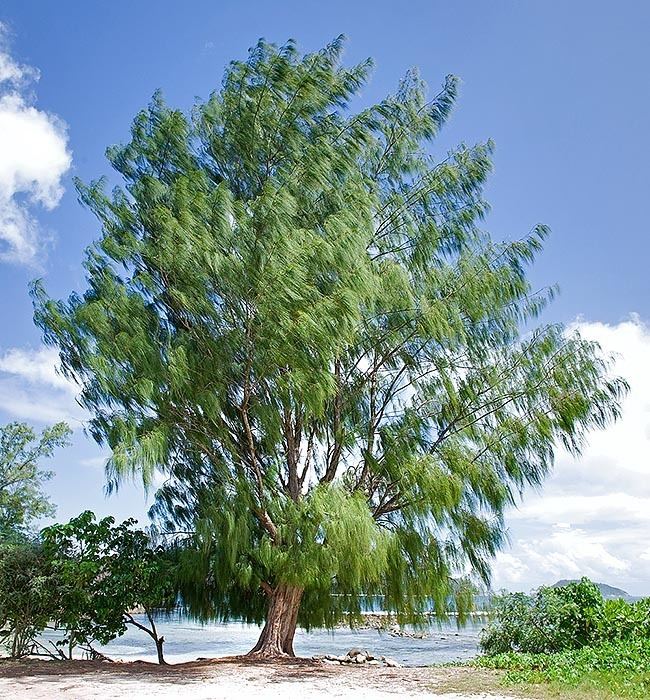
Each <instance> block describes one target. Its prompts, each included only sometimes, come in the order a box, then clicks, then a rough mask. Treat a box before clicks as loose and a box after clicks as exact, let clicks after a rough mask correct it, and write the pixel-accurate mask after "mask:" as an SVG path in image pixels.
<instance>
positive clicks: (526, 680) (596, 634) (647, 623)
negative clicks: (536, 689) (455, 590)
mask: <svg viewBox="0 0 650 700" xmlns="http://www.w3.org/2000/svg"><path fill="white" fill-rule="evenodd" d="M481 646H482V648H483V650H484V652H485V653H486V655H485V656H482V657H479V659H477V661H476V662H474V663H476V665H478V666H481V667H483V668H492V669H502V670H505V672H506V673H505V676H504V681H505V682H506V683H511V684H522V683H523V684H549V685H550V686H551V687H555V688H564V689H566V688H574V689H576V690H577V691H579V692H582V693H584V694H585V695H586V696H587V697H589V696H590V695H591V696H593V697H600V696H603V695H604V696H605V697H632V698H647V697H649V696H650V598H646V599H643V600H640V601H637V602H635V603H628V602H626V601H624V600H607V601H604V600H603V598H602V595H601V593H600V591H599V590H598V588H596V586H595V585H594V584H593V583H591V582H590V581H589V580H587V579H582V580H581V581H580V582H577V583H570V584H569V585H567V586H564V587H557V588H553V587H542V588H540V589H539V590H538V591H537V592H536V593H535V594H534V595H533V596H525V595H524V594H521V593H515V594H507V595H504V596H502V598H501V599H500V600H499V601H498V603H497V606H496V609H495V618H494V620H493V621H492V622H491V623H490V624H489V625H488V628H487V629H486V631H485V633H484V634H483V636H482V639H481Z"/></svg>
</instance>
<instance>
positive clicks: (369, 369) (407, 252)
mask: <svg viewBox="0 0 650 700" xmlns="http://www.w3.org/2000/svg"><path fill="white" fill-rule="evenodd" d="M341 49H342V41H341V40H340V39H338V40H336V41H335V42H333V43H332V44H331V45H329V46H327V47H326V48H325V49H323V50H322V51H320V52H318V53H314V54H309V55H306V56H301V55H300V54H299V53H298V52H297V50H296V48H295V46H294V44H293V43H291V42H290V43H288V44H287V45H286V46H283V47H281V48H277V47H275V46H273V45H269V44H267V43H265V42H260V43H258V44H257V46H256V47H255V48H254V49H252V51H251V52H250V55H249V57H248V59H247V60H246V61H243V62H234V63H232V64H231V65H230V66H229V67H228V69H227V70H226V73H225V76H224V79H223V84H222V87H221V89H219V90H218V91H216V92H215V93H213V94H212V95H211V96H210V98H209V99H208V100H207V101H206V102H201V103H199V104H197V105H196V106H195V108H194V110H193V111H192V113H191V116H188V115H185V114H184V113H182V112H180V111H177V110H174V109H171V108H170V107H167V106H166V105H165V103H164V102H163V100H162V98H161V97H160V96H159V95H156V96H155V97H154V99H153V102H152V103H151V105H150V107H149V108H148V110H146V111H143V112H141V113H140V114H139V115H138V116H137V117H136V119H135V122H134V124H133V127H132V132H131V133H132V135H131V140H130V142H129V143H127V144H126V145H124V146H119V147H114V148H111V149H109V150H108V159H109V161H110V163H111V165H112V166H113V168H114V169H115V170H116V171H117V173H118V174H119V176H121V178H122V179H123V181H124V185H123V186H122V187H116V188H115V189H114V190H113V191H112V193H111V194H107V193H106V192H105V182H104V181H103V180H100V181H98V182H93V183H91V184H90V185H83V184H81V183H80V184H79V185H78V188H79V193H80V198H81V200H82V202H83V203H84V204H85V205H86V206H88V207H89V208H90V209H91V210H92V212H94V214H95V215H96V216H97V218H98V219H99V222H100V225H101V236H100V238H99V240H98V241H97V242H96V243H95V244H94V245H92V246H91V247H90V248H89V249H88V251H87V254H86V259H85V267H86V271H87V280H88V286H87V289H86V290H85V291H84V292H83V293H79V294H73V295H72V296H70V298H69V299H68V300H67V301H54V300H51V299H49V298H48V297H47V295H46V293H45V291H44V289H43V287H42V286H41V285H40V284H38V283H37V284H36V285H35V287H34V297H35V305H36V321H37V323H38V324H39V325H40V327H41V328H42V329H43V331H44V335H45V340H46V341H47V342H48V343H50V344H52V345H56V346H58V347H59V349H60V353H61V361H62V366H63V369H64V371H65V373H66V374H68V375H70V376H72V377H74V378H75V379H76V380H77V381H78V382H79V383H80V385H81V386H82V387H83V391H82V394H81V400H82V402H83V404H84V405H85V406H86V407H87V408H88V409H89V410H90V411H91V412H92V415H93V418H92V421H91V423H90V430H91V432H92V434H93V436H94V437H95V439H96V440H98V441H99V442H101V443H106V444H108V445H109V446H110V448H111V449H112V457H111V460H110V463H109V465H108V470H109V474H110V477H111V480H112V481H113V482H115V481H119V479H120V478H122V477H124V476H125V475H133V474H136V473H141V474H142V476H143V478H144V481H145V483H150V481H151V478H152V475H153V474H154V472H155V471H156V470H158V471H160V472H163V473H164V474H165V475H166V477H167V479H166V481H165V485H164V486H163V487H162V488H161V489H160V490H159V491H158V493H157V501H156V505H155V508H154V510H155V514H156V516H157V517H158V518H160V519H161V520H162V521H163V522H164V523H165V526H166V527H172V528H175V529H176V531H178V532H184V533H187V534H188V537H190V538H191V540H192V547H191V551H192V552H194V554H193V560H192V561H191V562H190V563H189V565H188V567H187V572H186V575H185V579H184V580H183V586H182V593H183V596H184V600H185V602H186V604H187V605H188V607H189V609H190V610H191V611H194V612H195V613H196V614H201V615H204V616H214V617H220V618H222V619H225V618H228V617H230V616H237V617H243V618H244V619H249V620H259V621H262V620H263V621H265V626H264V628H263V631H262V634H261V637H260V639H259V642H258V644H257V645H256V647H255V648H254V649H253V651H252V652H251V653H252V654H258V655H261V656H277V655H292V654H293V637H294V632H295V629H296V624H297V623H301V624H305V625H308V626H309V625H328V624H333V623H334V622H335V620H336V618H337V617H338V616H339V615H341V614H343V613H344V612H347V613H348V614H354V613H355V612H358V610H359V609H360V606H361V605H362V604H363V596H364V595H380V594H381V595H383V596H384V598H383V601H384V605H385V606H386V607H387V608H389V609H391V610H394V611H397V612H398V613H399V614H400V616H402V618H403V619H413V618H416V617H417V616H418V615H419V614H421V613H422V612H423V611H424V610H425V609H426V608H427V607H430V606H431V605H432V604H433V606H434V607H435V608H436V610H437V611H439V612H440V611H443V610H444V608H445V606H446V605H447V604H448V603H449V602H450V600H451V599H452V598H453V596H454V595H456V596H457V597H458V598H460V599H462V598H463V595H462V592H463V590H465V589H464V588H463V587H462V586H461V585H460V584H459V581H460V580H461V579H466V578H467V577H469V578H470V579H471V578H472V577H474V578H477V579H484V580H487V578H488V576H489V562H490V559H491V557H492V555H493V554H494V553H495V551H496V550H497V548H498V547H499V546H500V545H501V544H502V542H503V540H504V536H505V530H504V522H503V513H504V509H505V508H506V507H507V506H509V505H510V504H513V503H515V502H516V501H517V500H518V498H519V496H520V494H521V493H522V491H523V490H524V489H525V488H526V487H527V486H538V485H539V484H540V483H541V482H542V480H543V479H544V477H545V475H546V474H547V473H548V472H549V469H550V468H551V466H552V462H553V455H554V450H555V449H556V447H557V446H558V445H561V446H563V447H565V448H568V449H569V450H572V451H574V452H577V451H579V450H580V447H581V445H582V444H583V440H584V437H585V434H586V432H587V431H588V430H589V429H591V428H593V427H595V426H597V427H602V426H604V425H605V424H606V423H607V422H608V421H609V420H610V419H612V418H614V417H615V416H616V414H617V411H618V405H619V399H620V396H621V393H622V392H623V391H624V388H625V386H624V384H623V382H621V381H619V380H616V379H612V378H611V377H610V376H609V374H608V365H607V362H606V360H605V359H603V358H602V356H601V355H600V353H599V350H598V348H597V347H596V346H594V344H592V343H589V342H587V341H585V340H583V339H581V338H580V337H579V336H578V335H576V334H568V333H566V332H565V330H564V329H563V328H561V327H559V326H555V325H551V326H542V327H536V324H535V323H534V322H533V320H534V319H535V317H536V316H537V315H538V314H539V312H540V311H541V310H542V309H543V308H544V306H545V305H546V303H547V302H548V301H549V299H550V298H551V297H552V290H551V291H548V290H547V291H541V292H533V291H532V289H531V286H530V284H529V282H528V280H527V277H526V269H527V267H528V265H529V264H530V263H531V262H532V261H533V259H534V257H535V255H536V254H537V253H538V251H539V250H540V249H541V246H542V242H543V239H544V238H545V236H546V233H547V232H546V229H545V228H544V227H543V226H537V227H535V228H533V229H532V231H531V232H530V233H528V234H527V235H525V236H523V237H522V238H519V239H517V240H513V241H508V242H505V243H498V242H495V241H494V240H493V239H492V238H491V237H490V236H489V235H488V234H486V233H485V232H484V231H483V230H482V229H481V227H480V224H481V221H482V219H483V217H484V214H485V213H486V209H487V205H486V203H485V201H484V200H483V198H482V188H483V185H484V183H485V180H486V177H487V175H488V173H489V171H490V167H491V151H492V145H491V144H490V143H486V144H479V145H477V146H472V147H467V146H461V147H459V148H458V149H456V150H454V151H452V152H450V153H447V154H446V155H444V156H441V157H435V156H434V155H432V153H433V147H432V143H433V141H434V139H435V137H436V135H437V133H438V131H439V129H440V127H441V126H442V124H443V123H444V121H445V119H446V118H447V116H448V115H449V112H450V110H451V108H452V106H453V103H454V100H455V96H456V89H457V83H456V80H455V79H454V78H452V77H449V78H447V80H446V81H445V83H444V86H443V87H442V89H441V91H440V92H439V94H437V95H436V96H435V97H433V98H432V99H428V98H427V96H426V91H425V86H424V84H423V82H422V81H421V80H420V78H419V77H418V75H417V73H415V72H411V73H409V74H407V76H406V77H405V78H404V80H403V81H402V82H401V84H400V85H399V87H398V89H397V91H396V93H395V94H393V95H390V96H389V97H387V98H386V99H384V100H383V101H382V102H380V103H379V104H376V105H373V106H371V107H368V108H366V109H356V110H355V109H354V108H353V105H352V104H351V102H352V100H353V98H354V97H355V96H356V95H357V93H358V92H359V90H360V89H361V88H362V86H363V85H364V84H365V82H366V80H367V77H368V72H369V69H370V67H371V66H370V62H369V61H368V62H365V63H362V64H360V65H357V66H355V67H353V68H346V67H343V66H342V65H341V62H340V58H341Z"/></svg>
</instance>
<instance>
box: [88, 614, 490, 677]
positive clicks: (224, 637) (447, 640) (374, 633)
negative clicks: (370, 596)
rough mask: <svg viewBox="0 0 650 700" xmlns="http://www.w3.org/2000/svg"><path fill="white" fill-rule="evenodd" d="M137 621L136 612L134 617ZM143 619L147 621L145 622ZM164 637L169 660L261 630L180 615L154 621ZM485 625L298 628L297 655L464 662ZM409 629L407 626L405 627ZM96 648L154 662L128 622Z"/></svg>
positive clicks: (212, 652)
mask: <svg viewBox="0 0 650 700" xmlns="http://www.w3.org/2000/svg"><path fill="white" fill-rule="evenodd" d="M136 619H138V616H136ZM143 623H144V620H143ZM156 626H157V628H158V632H159V634H162V635H164V637H165V647H164V649H165V658H166V660H167V661H169V662H170V663H174V662H180V661H194V660H196V659H197V658H199V657H208V658H212V657H219V656H230V655H233V654H245V653H246V652H247V651H249V650H250V649H251V648H252V647H253V645H254V644H255V642H256V641H257V637H258V636H259V633H260V628H259V627H258V626H257V625H248V624H241V623H237V622H230V623H227V624H224V623H210V624H205V625H203V624H200V623H197V622H194V621H192V620H190V619H187V618H183V617H178V618H171V619H167V620H159V621H156ZM482 627H483V623H478V622H474V623H469V624H468V625H467V626H465V627H463V628H460V629H458V628H457V627H456V624H455V622H453V621H452V622H447V623H442V624H440V625H438V624H437V623H434V624H432V625H431V626H429V627H428V628H426V629H424V630H417V632H418V633H420V632H422V631H424V632H425V636H424V638H423V639H418V638H412V637H403V636H392V635H391V634H390V633H389V632H387V631H381V632H380V631H378V630H374V629H363V630H350V629H336V630H333V631H328V630H312V631H310V632H307V631H305V630H301V629H299V630H297V631H296V637H295V641H294V650H295V652H296V654H297V655H298V656H305V657H310V656H314V655H318V654H336V655H341V654H346V653H347V652H348V650H350V649H351V648H353V647H357V648H360V649H366V650H367V651H369V652H370V653H372V654H373V655H375V656H387V657H390V658H392V659H394V660H395V661H398V662H399V663H400V664H402V665H404V666H427V665H430V664H434V663H445V662H450V661H464V660H467V659H469V658H471V657H472V656H475V655H476V654H477V653H478V635H479V632H480V630H481V628H482ZM405 629H407V630H408V629H409V628H405ZM96 648H97V649H98V650H100V651H102V652H103V653H105V654H106V655H107V656H109V657H110V658H112V659H123V660H125V661H134V660H136V659H141V660H144V661H156V650H155V647H154V644H153V640H152V639H151V638H150V637H149V636H148V635H147V634H145V633H144V632H142V631H141V630H137V629H134V628H133V627H132V626H129V629H128V631H127V632H126V634H124V635H123V636H122V637H119V638H118V639H115V640H113V641H112V642H110V643H109V644H107V645H106V646H103V647H102V646H97V647H96Z"/></svg>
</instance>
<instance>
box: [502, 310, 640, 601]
mask: <svg viewBox="0 0 650 700" xmlns="http://www.w3.org/2000/svg"><path fill="white" fill-rule="evenodd" d="M575 327H576V328H577V329H578V330H579V331H580V332H581V333H582V335H583V336H584V337H586V338H588V339H590V340H595V341H597V342H599V343H600V345H601V346H602V348H603V350H604V351H605V352H607V353H614V354H615V357H616V360H615V366H614V369H613V371H614V372H615V373H616V374H619V375H621V376H623V377H624V378H625V379H627V381H628V382H629V384H630V393H629V395H628V396H627V397H626V399H625V401H624V403H623V413H622V418H621V420H620V421H618V422H617V423H616V424H614V425H612V426H609V427H608V428H607V429H606V430H603V431H599V432H594V433H592V434H591V435H590V437H589V444H588V446H587V447H586V449H585V450H584V452H583V455H582V457H580V458H579V459H573V458H572V457H570V456H569V455H567V454H566V453H560V454H559V455H558V458H557V460H556V467H555V471H554V474H553V475H552V477H551V478H550V479H549V480H548V481H547V483H546V484H545V486H544V489H543V492H542V493H540V494H529V495H528V496H527V497H526V498H525V499H524V503H523V505H522V506H521V507H520V508H519V509H517V510H513V511H511V512H510V513H509V514H508V515H507V523H508V525H509V529H510V539H511V542H512V546H511V548H509V549H507V550H506V551H505V552H503V553H501V554H499V556H498V557H497V560H496V563H495V566H494V585H495V587H507V588H511V589H520V590H527V589H530V588H533V587H535V586H539V585H541V584H543V583H553V582H554V581H555V580H557V579H558V578H575V577H579V576H582V575H586V576H589V577H590V578H593V579H595V580H598V581H603V582H606V583H611V584H612V585H618V586H620V587H622V588H624V589H626V590H628V591H629V592H630V593H633V594H637V595H642V594H648V595H650V555H649V554H648V552H649V551H650V550H649V549H648V545H647V542H648V536H649V535H650V328H648V326H647V325H645V324H644V323H643V322H642V321H641V320H640V319H639V318H638V317H636V316H634V317H632V318H631V319H630V320H628V321H624V322H622V323H619V324H615V325H608V324H604V323H588V322H585V321H579V322H577V323H576V324H575Z"/></svg>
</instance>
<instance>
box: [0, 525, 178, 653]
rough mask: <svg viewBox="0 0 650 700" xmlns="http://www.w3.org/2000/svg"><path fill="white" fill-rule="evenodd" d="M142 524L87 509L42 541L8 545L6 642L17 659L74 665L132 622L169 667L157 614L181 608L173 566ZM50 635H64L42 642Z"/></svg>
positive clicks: (2, 599) (1, 573) (4, 557)
mask: <svg viewBox="0 0 650 700" xmlns="http://www.w3.org/2000/svg"><path fill="white" fill-rule="evenodd" d="M134 525H135V521H133V520H127V521H125V522H124V523H122V524H120V525H116V524H115V522H114V520H113V518H110V517H109V518H104V519H102V520H99V521H96V520H95V516H94V515H93V514H92V513H90V512H89V511H86V512H84V513H82V514H81V515H79V516H78V517H76V518H73V519H72V520H70V522H69V523H66V524H61V525H52V526H51V527H48V528H45V529H44V530H43V531H42V532H41V535H40V537H39V538H38V540H35V541H29V540H23V541H20V542H10V543H7V544H4V545H2V546H0V642H1V643H2V644H3V645H4V647H5V649H6V651H7V652H8V653H9V655H10V656H12V657H21V656H26V655H30V654H32V655H34V654H36V655H47V656H50V657H52V658H56V659H72V658H73V655H74V653H75V651H81V652H83V653H84V654H86V655H87V656H89V657H90V658H97V657H101V656H102V655H101V654H98V652H97V651H96V650H95V649H94V645H95V644H96V643H98V642H99V643H100V644H107V643H108V642H109V641H111V640H112V639H115V638H116V637H119V636H120V635H122V634H123V633H124V632H125V631H126V629H127V625H129V624H130V625H133V626H135V627H137V628H138V629H140V630H143V631H144V632H146V633H147V634H148V635H149V636H150V637H151V638H152V639H153V641H154V642H155V644H156V650H157V653H158V661H159V663H164V657H163V643H164V639H163V638H162V637H160V636H159V635H158V632H157V629H156V624H155V621H154V611H156V610H160V609H161V608H162V609H169V608H171V607H173V606H174V605H175V604H176V595H175V588H174V586H175V578H174V575H173V565H172V562H171V559H170V557H169V555H168V553H166V552H165V551H163V550H162V549H160V548H152V547H151V545H150V543H149V538H148V537H147V535H146V533H145V532H143V531H142V530H137V529H135V527H134ZM135 608H141V609H142V610H143V612H144V615H145V617H146V621H147V622H146V623H145V622H140V621H139V620H138V619H137V617H136V616H135V613H134V609H135ZM147 623H148V624H147ZM46 629H47V630H54V631H56V632H57V633H58V634H57V636H56V639H55V640H52V639H47V640H46V639H45V638H44V637H42V636H41V635H42V633H43V631H44V630H46Z"/></svg>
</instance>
